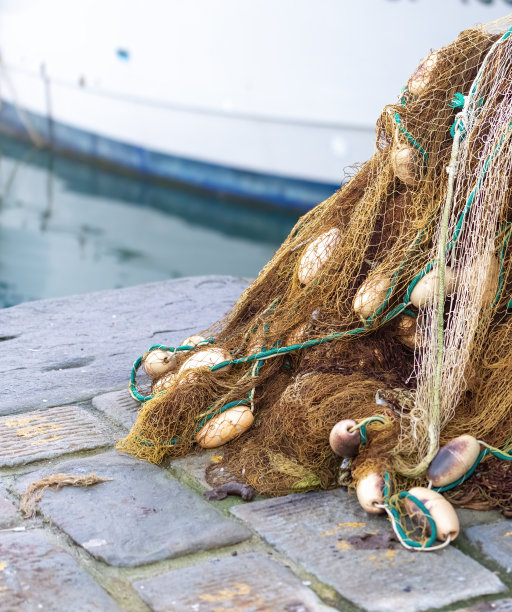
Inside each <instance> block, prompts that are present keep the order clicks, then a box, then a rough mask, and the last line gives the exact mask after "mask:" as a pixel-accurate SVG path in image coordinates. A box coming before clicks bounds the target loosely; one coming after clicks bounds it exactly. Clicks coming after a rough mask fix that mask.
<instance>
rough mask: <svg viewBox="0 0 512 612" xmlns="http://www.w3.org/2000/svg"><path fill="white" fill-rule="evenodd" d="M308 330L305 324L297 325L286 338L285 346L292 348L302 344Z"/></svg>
mask: <svg viewBox="0 0 512 612" xmlns="http://www.w3.org/2000/svg"><path fill="white" fill-rule="evenodd" d="M307 329H308V325H307V323H303V324H302V325H298V326H297V327H296V328H295V329H292V331H291V332H290V333H289V334H288V335H287V336H286V339H285V346H292V345H294V344H302V343H303V342H305V341H306V331H307Z"/></svg>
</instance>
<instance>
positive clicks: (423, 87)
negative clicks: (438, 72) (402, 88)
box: [407, 52, 439, 96]
mask: <svg viewBox="0 0 512 612" xmlns="http://www.w3.org/2000/svg"><path fill="white" fill-rule="evenodd" d="M438 59H439V56H438V54H437V52H434V53H431V54H430V55H429V56H428V57H426V58H425V59H424V60H423V61H422V62H421V64H420V65H419V66H418V68H416V70H415V71H414V72H413V74H412V76H411V78H410V79H409V83H408V84H407V89H408V90H409V92H410V93H411V94H412V95H413V96H420V95H421V94H423V93H424V92H425V91H427V90H428V88H429V87H430V83H431V80H432V73H433V72H434V68H435V67H436V64H437V60H438Z"/></svg>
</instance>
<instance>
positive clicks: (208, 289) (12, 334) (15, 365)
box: [0, 276, 248, 414]
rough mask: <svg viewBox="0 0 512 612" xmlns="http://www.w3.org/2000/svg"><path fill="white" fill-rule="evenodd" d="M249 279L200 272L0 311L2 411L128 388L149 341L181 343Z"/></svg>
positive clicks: (221, 311)
mask: <svg viewBox="0 0 512 612" xmlns="http://www.w3.org/2000/svg"><path fill="white" fill-rule="evenodd" d="M247 285H248V282H247V280H243V279H236V278H232V277H228V276H203V277H194V278H183V279H178V280H171V281H164V282H159V283H151V284H149V285H139V286H137V287H129V288H126V289H116V290H110V291H100V292H96V293H88V294H85V295H78V296H71V297H66V298H59V299H52V300H41V301H37V302H26V303H24V304H19V305H18V306H13V307H12V308H4V309H1V310H0V329H1V330H2V333H1V337H2V338H1V342H0V344H1V346H2V349H4V351H5V352H6V355H7V354H8V356H9V358H8V359H3V360H2V361H1V362H0V388H1V389H2V393H1V395H0V414H13V413H17V412H24V411H25V410H31V409H36V408H41V407H42V406H44V405H45V404H46V405H47V406H48V407H50V406H59V405H63V404H71V403H76V402H79V401H81V400H85V399H89V398H92V397H94V396H95V395H99V394H100V393H106V392H107V391H114V390H118V389H121V388H123V387H126V385H127V384H128V381H129V377H130V371H131V368H132V365H133V362H134V361H135V359H136V358H137V357H138V356H139V355H141V354H142V353H144V352H145V351H146V350H147V349H148V348H149V346H151V345H152V344H159V343H160V344H168V345H173V344H174V345H175V344H180V343H181V341H182V340H183V339H184V338H186V337H187V336H189V335H191V334H192V333H198V332H199V331H201V330H203V329H207V328H208V327H210V325H211V324H212V323H213V322H214V321H216V320H218V319H220V318H221V316H222V315H223V314H224V313H225V312H226V311H228V310H229V309H230V308H231V306H232V304H233V303H234V302H235V300H236V299H237V298H238V296H239V295H240V293H241V292H242V291H243V290H244V289H245V288H246V287H247Z"/></svg>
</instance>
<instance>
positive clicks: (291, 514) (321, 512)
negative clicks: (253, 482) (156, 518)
mask: <svg viewBox="0 0 512 612" xmlns="http://www.w3.org/2000/svg"><path fill="white" fill-rule="evenodd" d="M231 512H233V513H234V514H235V515H236V516H238V517H240V518H242V519H244V520H246V521H247V522H248V523H249V524H250V525H251V527H252V528H254V529H255V530H256V531H257V532H258V533H259V534H260V535H261V536H263V537H264V538H265V539H266V540H267V541H268V542H269V543H270V544H271V545H272V546H274V547H275V548H276V549H277V550H279V551H281V552H283V553H284V554H286V555H287V556H288V557H290V558H291V559H293V560H294V561H296V562H298V563H300V564H302V565H303V567H304V568H305V569H306V570H307V571H308V572H310V573H312V574H314V575H316V576H317V577H318V578H319V580H321V581H322V582H325V583H328V584H330V585H331V586H333V587H334V588H335V589H336V590H337V591H338V592H339V593H340V594H341V595H342V596H343V597H345V598H347V599H349V600H351V601H352V602H354V603H355V604H357V605H359V606H361V607H363V608H364V609H366V610H375V611H388V610H389V611H391V610H411V611H414V610H425V609H427V608H438V607H442V606H446V605H448V604H450V603H454V602H456V601H459V600H462V599H467V598H470V597H476V596H478V595H484V594H491V593H498V592H501V591H503V590H504V589H505V587H504V585H503V584H502V582H501V581H500V580H499V578H498V577H497V576H496V575H495V574H493V573H492V572H490V571H489V570H487V569H485V568H484V567H482V566H481V565H479V564H478V563H477V562H476V561H474V560H473V559H471V558H470V557H467V556H465V555H464V554H463V553H461V552H460V551H459V550H457V549H456V548H454V547H448V548H447V549H445V550H442V551H437V552H428V553H419V552H409V551H407V550H405V549H403V548H402V547H400V546H399V545H398V544H396V545H393V547H392V548H390V549H375V550H361V549H359V550H358V549H356V547H355V546H354V545H353V544H351V543H350V542H349V539H350V536H354V535H362V534H368V533H373V532H378V531H389V530H390V529H391V528H390V525H389V523H388V521H387V520H386V519H385V518H381V517H376V516H375V515H373V516H372V515H369V514H366V513H365V512H364V511H363V510H362V509H361V508H360V506H359V504H358V502H357V500H356V499H355V496H348V495H347V493H346V491H344V490H340V489H338V490H336V491H325V492H315V493H308V494H302V495H288V496H286V497H280V498H278V499H269V500H264V501H260V502H253V503H251V504H245V505H239V506H236V507H234V508H232V509H231ZM370 579H371V583H370ZM370 584H371V588H369V585H370Z"/></svg>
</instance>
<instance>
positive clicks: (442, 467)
mask: <svg viewBox="0 0 512 612" xmlns="http://www.w3.org/2000/svg"><path fill="white" fill-rule="evenodd" d="M480 450H481V449H480V444H479V442H478V441H477V440H476V439H475V438H474V437H473V436H470V435H468V434H465V435H463V436H458V437H457V438H454V439H453V440H451V441H450V442H448V444H445V446H443V447H441V448H440V449H439V450H438V452H437V455H436V456H435V457H434V459H433V460H432V462H431V464H430V465H429V466H428V470H427V478H428V479H429V480H430V482H431V483H432V485H433V486H434V487H444V486H445V485H448V484H451V483H452V482H455V481H456V480H458V479H459V478H461V477H462V476H464V474H465V473H466V472H468V471H469V470H470V469H471V468H472V467H473V465H474V464H475V461H476V460H477V458H478V455H479V454H480Z"/></svg>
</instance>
